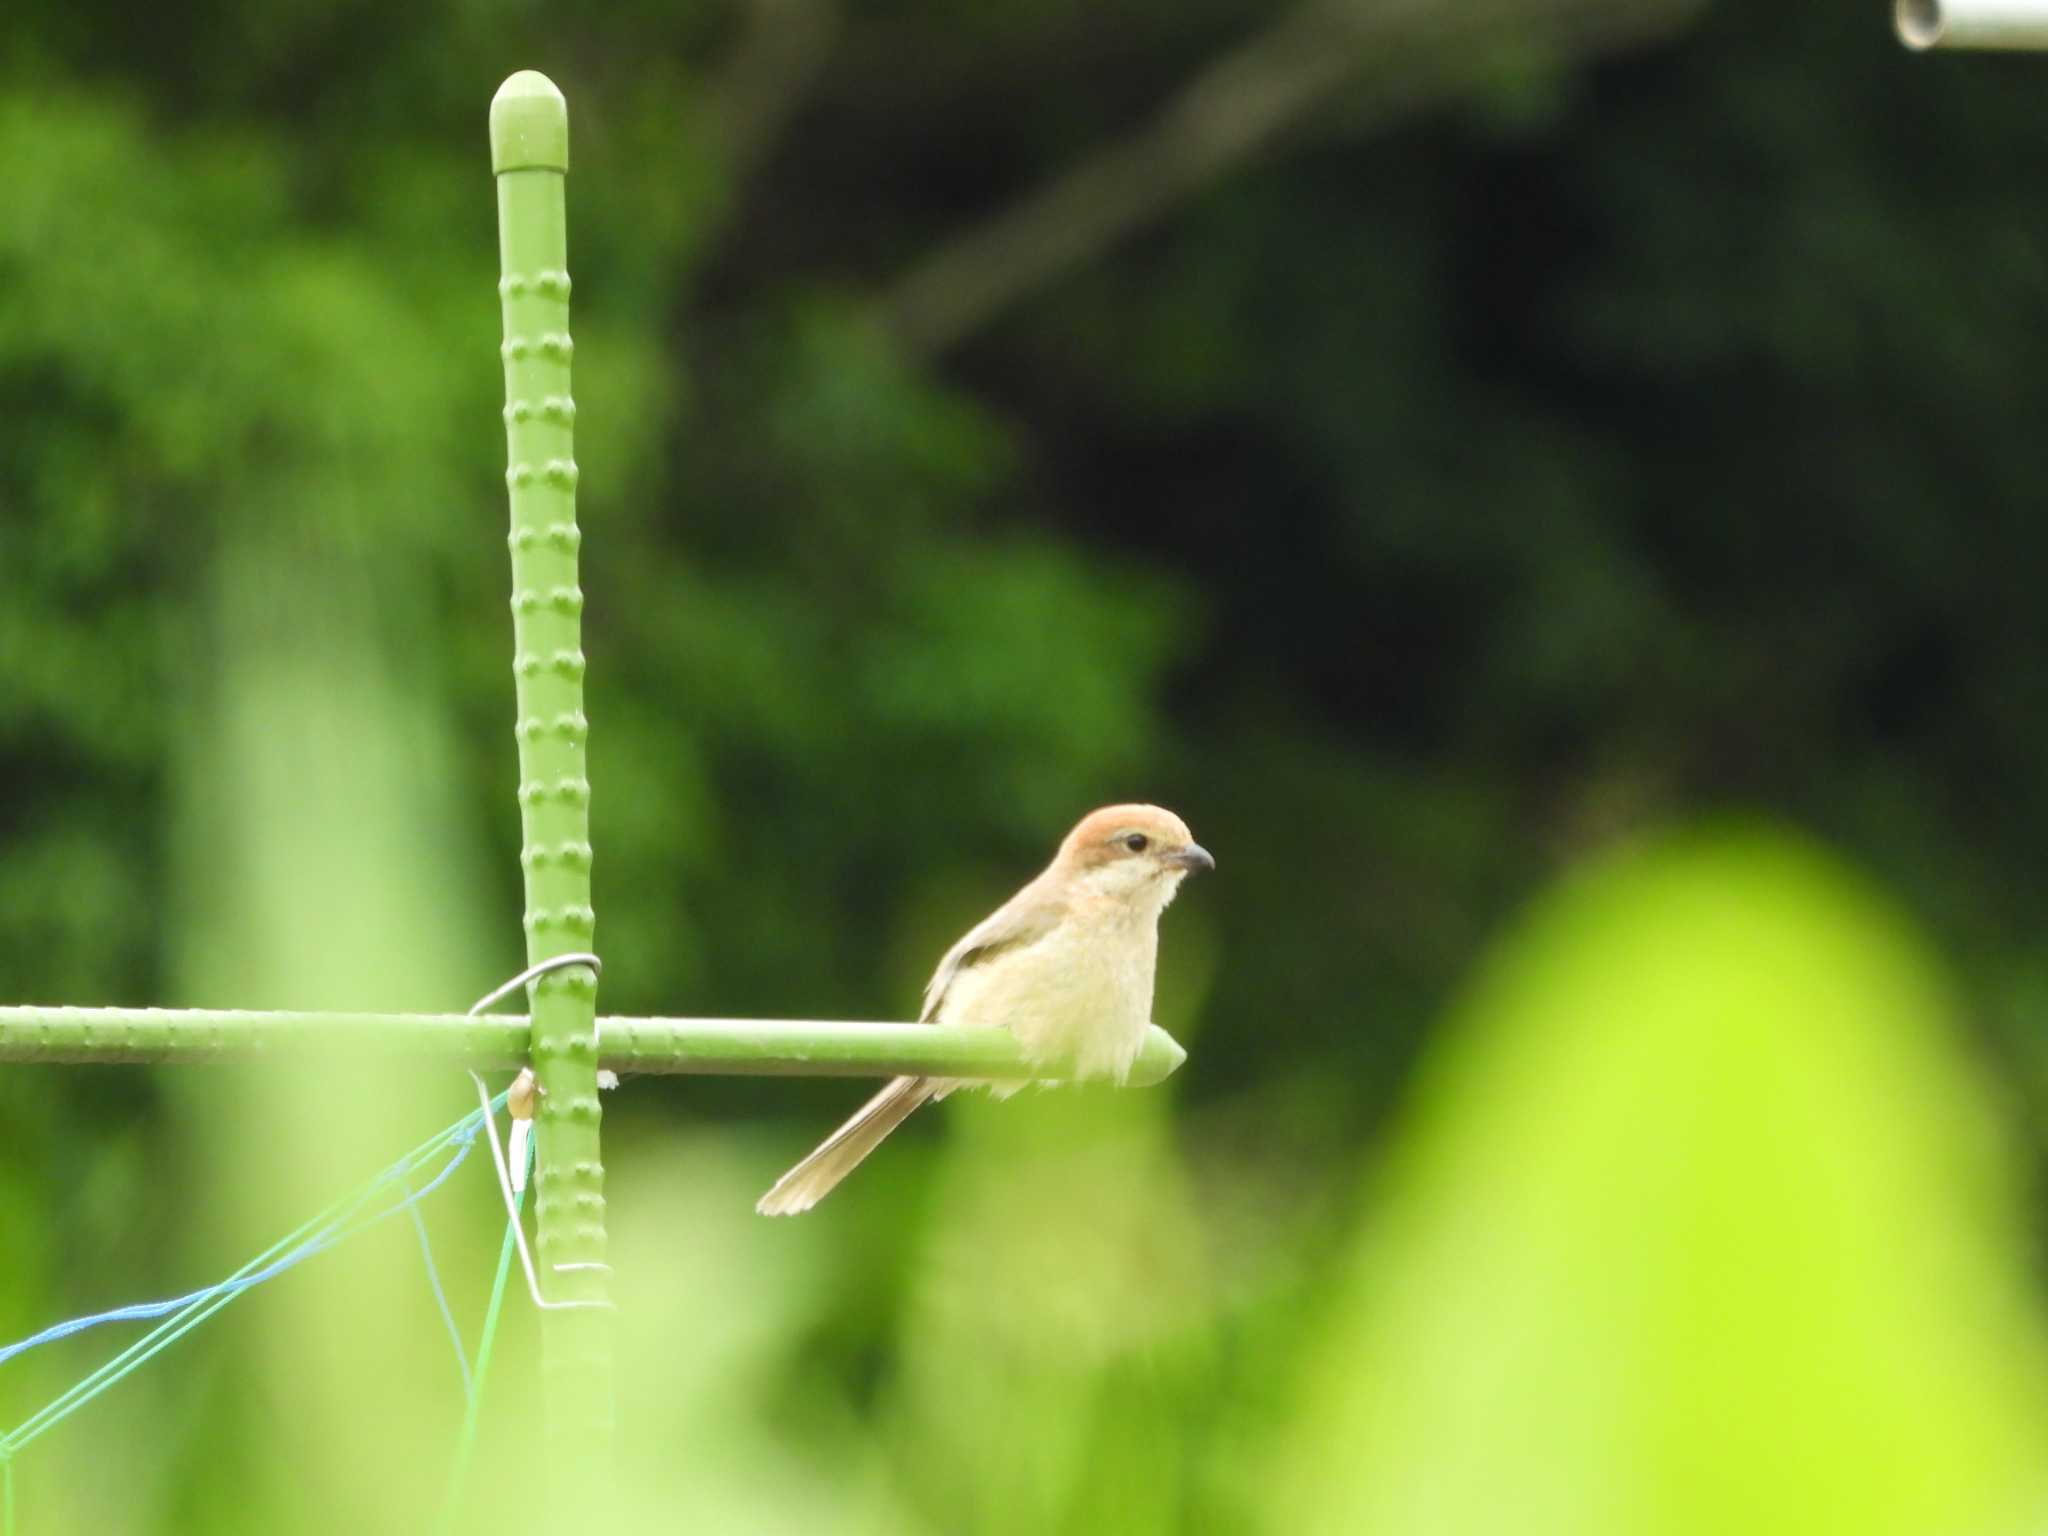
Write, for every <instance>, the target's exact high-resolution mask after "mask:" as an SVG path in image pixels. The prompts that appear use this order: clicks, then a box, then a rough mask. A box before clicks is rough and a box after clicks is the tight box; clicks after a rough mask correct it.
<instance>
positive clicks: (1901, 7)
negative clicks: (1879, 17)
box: [1892, 0, 2048, 50]
mask: <svg viewBox="0 0 2048 1536" xmlns="http://www.w3.org/2000/svg"><path fill="white" fill-rule="evenodd" d="M1892 25H1893V26H1894V27H1896V28H1897V29H1898V34H1899V41H1900V42H1902V43H1904V44H1905V45H1906V46H1907V47H1908V48H1912V49H1915V50H1920V49H1927V48H2017V49H2044V48H2048V0H1895V4H1894V6H1893V9H1892Z"/></svg>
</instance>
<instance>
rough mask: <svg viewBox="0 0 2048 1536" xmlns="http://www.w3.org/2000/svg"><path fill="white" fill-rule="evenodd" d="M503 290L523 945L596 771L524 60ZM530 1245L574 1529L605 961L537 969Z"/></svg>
mask: <svg viewBox="0 0 2048 1536" xmlns="http://www.w3.org/2000/svg"><path fill="white" fill-rule="evenodd" d="M491 170H492V171H493V172H494V173H495V174H496V176H497V182H498V252H499V258H500V259H499V266H500V269H501V276H500V280H499V283H498V293H499V296H500V298H501V299H502V300H503V303H504V319H505V344H504V347H503V349H502V350H503V354H504V360H505V438H506V446H507V450H508V453H507V457H508V460H509V464H508V468H507V470H506V475H505V479H506V484H507V485H508V486H509V487H510V490H511V498H512V532H511V539H510V542H511V546H512V629H513V641H514V647H513V663H512V671H513V677H514V682H515V685H516V688H517V693H518V699H519V720H518V725H517V734H518V738H519V810H520V821H521V825H522V829H523V834H524V840H523V846H522V847H521V849H520V854H519V862H520V864H521V865H522V866H523V867H524V869H525V871H526V953H527V959H528V960H529V961H539V960H545V959H547V958H549V957H550V956H553V955H560V954H567V953H570V952H573V951H583V950H588V949H590V948H591V946H592V943H593V941H594V930H595V928H596V925H597V914H596V912H595V911H594V910H593V909H592V907H591V904H590V859H591V854H590V779H589V776H588V773H587V771H586V763H585V757H584V740H585V737H586V736H587V734H588V732H589V723H588V721H587V720H586V719H585V717H584V713H583V620H582V612H583V589H582V587H581V586H579V585H578V580H577V565H576V551H577V546H578V545H579V544H580V543H581V542H582V534H581V532H580V531H579V530H578V529H577V527H576V456H575V452H574V439H575V422H576V404H575V401H574V399H573V397H572V396H571V395H570V393H569V357H570V352H571V344H570V341H569V269H568V249H569V237H568V216H567V212H566V193H565V188H564V185H563V184H564V182H565V181H566V180H567V177H568V170H569V109H568V106H567V104H566V103H565V102H564V101H563V100H562V93H561V92H560V91H558V90H557V89H555V84H554V82H553V81H552V80H549V79H548V78H547V76H545V75H542V74H536V73H535V72H534V71H532V70H521V71H520V72H519V73H518V74H516V75H514V76H512V77H511V78H510V79H509V80H507V81H506V82H505V83H504V84H503V85H502V86H500V87H499V88H498V94H497V95H496V96H495V97H493V98H492V100H491ZM532 1008H533V1046H532V1050H533V1070H534V1075H535V1076H536V1077H537V1078H538V1079H539V1082H540V1091H541V1100H540V1107H539V1111H538V1113H537V1114H536V1116H535V1153H536V1159H537V1167H536V1170H535V1175H534V1187H535V1190H536V1197H535V1200H534V1227H535V1248H536V1250H537V1256H538V1259H539V1263H540V1267H541V1270H542V1276H541V1278H542V1283H543V1284H544V1285H545V1287H546V1288H547V1293H548V1295H549V1296H551V1297H552V1298H553V1299H555V1300H557V1301H577V1302H584V1303H592V1305H586V1306H580V1307H573V1308H564V1309H562V1310H560V1311H550V1312H546V1313H543V1314H542V1316H541V1319H540V1323H541V1374H542V1387H543V1392H542V1395H543V1397H544V1399H545V1403H544V1407H543V1412H542V1419H543V1423H542V1431H541V1439H542V1442H543V1447H542V1452H541V1461H542V1477H543V1481H544V1482H545V1485H546V1496H545V1497H546V1502H545V1504H544V1505H543V1508H544V1509H545V1510H546V1511H547V1512H548V1515H549V1519H548V1520H547V1522H546V1524H545V1525H544V1526H543V1528H544V1529H554V1530H568V1529H572V1528H573V1521H574V1519H575V1518H576V1516H577V1514H578V1512H579V1507H580V1511H581V1513H582V1514H584V1515H587V1514H588V1513H589V1508H590V1505H589V1501H590V1499H591V1497H592V1495H593V1493H594V1492H595V1491H596V1490H599V1489H602V1488H605V1487H608V1486H609V1484H610V1479H611V1450H612V1327H611V1313H610V1310H609V1306H608V1303H609V1300H610V1297H609V1294H608V1293H609V1290H610V1287H609V1285H608V1284H607V1283H606V1282H607V1276H608V1275H609V1274H610V1271H609V1270H608V1269H607V1268H606V1267H605V1250H606V1241H605V1221H604V1164H603V1162H602V1161H601V1160H600V1155H599V1152H600V1149H599V1138H598V1126H599V1121H600V1119H601V1118H602V1114H603V1112H602V1110H601V1109H600V1108H599V1107H598V1100H597V1031H596V1013H597V978H596V977H595V976H594V975H592V974H591V973H590V972H589V971H588V970H585V969H581V968H574V969H568V970H561V971H556V972H554V973H553V974H551V975H547V976H543V977H542V978H541V979H540V980H539V981H537V982H535V983H534V984H533V1001H532Z"/></svg>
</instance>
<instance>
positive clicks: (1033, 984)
mask: <svg viewBox="0 0 2048 1536" xmlns="http://www.w3.org/2000/svg"><path fill="white" fill-rule="evenodd" d="M1158 949H1159V930H1158V927H1157V925H1156V923H1150V922H1145V923H1130V924H1126V923H1115V924H1103V925H1089V924H1082V923H1072V922H1069V923H1062V924H1060V925H1059V926H1057V927H1055V928H1054V929H1053V930H1052V931H1051V932H1050V933H1048V934H1047V935H1046V936H1045V937H1044V938H1042V939H1040V940H1039V941H1038V942H1037V943H1035V944H1031V945H1029V946H1027V947H1025V948H1023V949H1019V950H1014V951H1011V952H1010V953H1008V954H1000V955H996V956H993V957H992V958H991V959H989V960H988V961H987V962H985V963H984V964H981V965H977V966H970V967H968V968H967V969H966V970H964V971H962V972H961V974H960V975H959V976H957V977H956V978H954V981H953V984H952V986H951V987H949V988H948V989H947V993H946V1000H945V1004H944V1006H943V1007H941V1009H940V1010H939V1017H938V1022H939V1023H941V1024H952V1025H968V1026H979V1027H987V1028H996V1029H1007V1030H1009V1031H1010V1032H1011V1033H1012V1034H1014V1035H1015V1036H1016V1037H1017V1038H1018V1040H1019V1041H1020V1042H1022V1044H1023V1046H1024V1049H1025V1051H1026V1053H1027V1054H1029V1055H1030V1056H1031V1058H1032V1059H1033V1060H1034V1061H1041V1062H1045V1063H1047V1064H1049V1065H1058V1066H1064V1065H1065V1064H1067V1063H1069V1062H1071V1063H1072V1064H1073V1067H1074V1070H1075V1071H1077V1072H1078V1073H1079V1074H1080V1075H1081V1076H1084V1077H1097V1076H1101V1077H1111V1078H1114V1079H1116V1080H1117V1081H1119V1082H1121V1081H1122V1080H1123V1079H1124V1077H1125V1076H1127V1075H1128V1074H1129V1072H1130V1069H1131V1063H1132V1062H1133V1061H1134V1060H1136V1059H1137V1054H1138V1049H1139V1047H1140V1046H1141V1045H1143V1043H1144V1039H1145V1027H1146V1025H1148V1024H1149V1023H1150V1022H1151V1020H1152V976H1153V969H1154V963H1155V961H1156V958H1157V955H1158Z"/></svg>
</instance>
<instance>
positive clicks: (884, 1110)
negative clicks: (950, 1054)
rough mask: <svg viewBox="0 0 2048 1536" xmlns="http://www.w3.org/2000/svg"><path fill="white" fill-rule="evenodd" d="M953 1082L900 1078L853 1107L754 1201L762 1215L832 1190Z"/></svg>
mask: <svg viewBox="0 0 2048 1536" xmlns="http://www.w3.org/2000/svg"><path fill="white" fill-rule="evenodd" d="M947 1086H950V1085H948V1084H942V1083H940V1082H937V1081H935V1080H934V1079H932V1078H929V1077H899V1078H895V1079H893V1080H892V1081H891V1082H890V1083H889V1085H888V1086H887V1087H886V1088H884V1089H883V1090H882V1091H881V1092H880V1093H878V1094H876V1095H875V1096H874V1097H873V1098H872V1099H869V1100H868V1101H867V1103H865V1104H863V1105H861V1107H860V1108H859V1109H858V1110H856V1111H854V1114H853V1117H852V1118H851V1119H850V1120H848V1121H847V1122H846V1124H844V1125H842V1126H840V1127H839V1129H838V1130H836V1131H834V1132H833V1133H832V1134H831V1135H830V1136H827V1137H826V1138H825V1139H824V1140H823V1141H822V1142H820V1143H819V1144H818V1147H817V1150H816V1151H814V1152H812V1153H811V1155H810V1156H809V1157H807V1158H805V1159H804V1160H803V1161H802V1162H800V1163H798V1164H797V1165H796V1166H795V1167H794V1168H792V1169H790V1170H789V1172H787V1173H785V1174H784V1175H783V1176H782V1177H781V1178H779V1179H777V1180H776V1181H775V1185H774V1187H773V1188H771V1189H770V1190H769V1191H768V1193H767V1194H765V1195H763V1196H762V1197H761V1199H760V1201H759V1202H758V1203H757V1204H756V1205H755V1206H754V1209H755V1210H757V1211H759V1212H760V1213H761V1214H762V1215H763V1216H794V1215H797V1214H798V1213H799V1212H802V1211H808V1210H809V1209H810V1208H811V1207H812V1206H814V1205H816V1204H817V1203H818V1202H819V1201H820V1200H822V1199H824V1198H825V1196H827V1195H828V1194H830V1193H831V1192H832V1190H833V1188H834V1187H835V1186H836V1185H837V1184H838V1183H839V1181H840V1180H841V1179H843V1178H845V1177H846V1176H847V1175H848V1174H849V1173H851V1172H853V1170H854V1169H856V1168H858V1167H859V1166H860V1164H861V1160H862V1159H863V1158H865V1157H866V1156H867V1155H868V1154H869V1153H870V1152H872V1151H874V1150H875V1148H877V1147H879V1146H880V1145H881V1144H882V1138H883V1137H885V1136H887V1135H888V1134H889V1133H890V1132H891V1131H893V1130H895V1129H896V1127H897V1126H899V1125H901V1124H902V1123H903V1122H904V1121H905V1120H907V1119H909V1118H910V1112H911V1111H912V1110H914V1109H916V1108H917V1106H918V1105H920V1104H922V1103H923V1102H924V1101H925V1100H926V1099H929V1098H931V1097H933V1096H934V1095H936V1094H940V1093H943V1092H944V1089H945V1088H946V1087H947Z"/></svg>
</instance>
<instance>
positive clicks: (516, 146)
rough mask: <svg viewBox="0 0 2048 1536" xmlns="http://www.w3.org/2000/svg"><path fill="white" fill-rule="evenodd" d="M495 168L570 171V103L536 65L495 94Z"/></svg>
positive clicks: (493, 109) (492, 104) (493, 104)
mask: <svg viewBox="0 0 2048 1536" xmlns="http://www.w3.org/2000/svg"><path fill="white" fill-rule="evenodd" d="M491 169H492V170H493V171H494V172H496V173H498V174H499V175H503V174H504V173H505V172H506V171H528V170H543V171H566V170H568V169H569V104H568V102H566V101H564V100H563V99H562V93H561V91H559V90H558V89H556V87H555V82H554V81H552V80H550V79H549V78H548V77H547V76H546V75H544V74H542V73H541V72H540V71H539V70H537V69H522V70H520V71H519V73H518V74H516V75H514V76H512V77H511V78H510V79H509V80H507V81H506V82H505V83H504V84H503V85H501V86H499V87H498V94H497V95H495V96H493V97H492V98H491Z"/></svg>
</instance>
